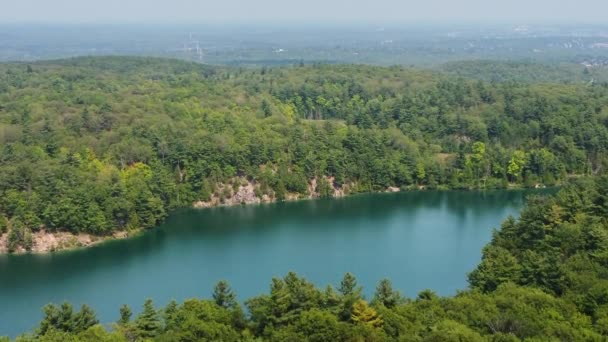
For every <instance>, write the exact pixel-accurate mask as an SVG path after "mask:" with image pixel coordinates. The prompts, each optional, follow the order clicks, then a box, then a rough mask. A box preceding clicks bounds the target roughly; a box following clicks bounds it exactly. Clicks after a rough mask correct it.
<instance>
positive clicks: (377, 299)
mask: <svg viewBox="0 0 608 342" xmlns="http://www.w3.org/2000/svg"><path fill="white" fill-rule="evenodd" d="M400 301H401V294H400V293H399V292H397V291H395V290H393V285H392V284H391V282H390V280H388V279H382V280H381V281H380V283H379V284H378V286H377V287H376V293H375V294H374V299H373V301H372V304H375V305H383V306H385V307H387V308H392V307H394V306H395V305H397V304H399V302H400Z"/></svg>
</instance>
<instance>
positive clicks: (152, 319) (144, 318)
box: [134, 299, 161, 339]
mask: <svg viewBox="0 0 608 342" xmlns="http://www.w3.org/2000/svg"><path fill="white" fill-rule="evenodd" d="M134 324H135V333H136V335H137V336H138V337H139V338H144V339H146V338H152V337H154V336H156V335H158V334H159V333H160V328H161V321H160V315H159V314H158V311H156V309H155V308H154V303H153V302H152V299H147V300H146V302H145V303H144V310H143V311H142V312H141V313H140V314H139V315H138V316H137V318H136V319H135V322H134Z"/></svg>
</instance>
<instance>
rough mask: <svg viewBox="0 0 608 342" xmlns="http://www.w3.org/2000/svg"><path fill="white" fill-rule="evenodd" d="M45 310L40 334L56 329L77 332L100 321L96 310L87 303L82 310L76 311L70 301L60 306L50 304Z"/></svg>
mask: <svg viewBox="0 0 608 342" xmlns="http://www.w3.org/2000/svg"><path fill="white" fill-rule="evenodd" d="M43 311H44V318H43V320H42V321H41V322H40V326H39V328H38V331H37V333H38V335H39V336H44V335H46V334H48V333H49V332H52V331H54V330H56V331H62V332H67V333H76V334H77V333H80V332H83V331H86V330H87V329H89V328H90V327H92V326H94V325H96V324H98V323H99V321H98V320H97V317H96V315H95V312H93V310H92V309H91V308H90V307H88V306H87V305H83V306H82V307H81V308H80V311H78V312H74V309H73V307H72V305H71V304H69V303H63V304H62V305H61V306H60V307H57V306H55V305H53V304H49V305H47V306H45V307H44V309H43Z"/></svg>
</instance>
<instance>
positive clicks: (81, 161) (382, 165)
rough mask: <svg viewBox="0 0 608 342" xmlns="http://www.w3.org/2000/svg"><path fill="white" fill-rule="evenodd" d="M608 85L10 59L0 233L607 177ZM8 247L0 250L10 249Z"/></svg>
mask: <svg viewBox="0 0 608 342" xmlns="http://www.w3.org/2000/svg"><path fill="white" fill-rule="evenodd" d="M607 126H608V86H607V85H605V84H593V85H586V84H552V83H535V84H529V83H527V84H519V83H513V82H503V83H486V82H483V81H478V80H468V79H464V78H459V77H454V76H449V75H443V74H438V73H432V72H427V71H417V70H410V69H403V68H400V67H392V68H382V67H372V66H359V65H331V66H329V65H313V66H301V67H293V68H274V69H268V68H263V69H258V70H244V69H236V68H220V67H210V66H204V65H200V64H195V63H187V62H180V61H174V60H163V59H151V58H127V57H98V58H76V59H69V60H59V61H49V62H39V63H34V64H20V63H7V64H0V195H1V196H0V235H2V234H4V241H6V245H7V246H6V247H7V249H8V250H16V249H30V248H32V244H33V240H32V233H35V232H37V231H39V230H41V229H44V230H46V231H50V232H53V231H66V232H70V233H75V234H78V233H88V234H93V235H109V234H112V233H113V232H115V231H124V230H129V229H139V228H148V227H152V226H155V225H156V224H158V223H159V222H160V221H161V220H162V219H163V218H164V217H165V216H166V215H167V213H168V212H169V211H170V210H171V209H173V208H178V207H186V206H192V204H193V203H194V202H197V201H203V202H205V201H212V200H216V202H222V201H224V200H226V199H229V198H233V197H235V195H234V194H235V192H237V191H238V190H239V189H240V188H241V187H242V186H244V185H249V186H251V189H252V190H251V192H252V193H253V195H254V196H255V198H257V199H266V200H283V199H285V198H297V197H310V196H312V197H314V196H331V195H333V194H334V193H335V192H336V189H339V190H340V191H342V192H349V193H353V192H362V191H385V190H386V189H387V188H389V187H392V188H403V189H417V188H419V187H426V188H443V189H446V188H454V189H467V188H506V187H510V186H530V187H532V186H536V185H539V184H541V185H554V184H557V183H560V182H562V181H563V180H565V179H566V178H567V177H568V176H569V175H582V174H595V173H598V172H601V170H602V169H604V168H605V167H606V163H607V159H608V158H607V157H606V156H607V155H606V149H607V148H608V129H607ZM0 240H1V239H0Z"/></svg>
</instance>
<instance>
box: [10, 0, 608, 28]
mask: <svg viewBox="0 0 608 342" xmlns="http://www.w3.org/2000/svg"><path fill="white" fill-rule="evenodd" d="M24 21H25V22H31V21H37V22H72V23H80V22H94V23H108V22H139V23H141V22H148V23H153V22H165V23H174V22H184V23H222V22H226V23H239V22H241V23H260V22H262V23H264V22H266V23H269V22H272V23H307V22H312V23H319V22H322V23H328V24H331V23H337V24H340V23H345V22H346V23H357V22H360V23H373V24H378V23H383V22H385V23H393V24H407V23H421V22H431V23H437V22H446V21H449V22H483V23H488V22H494V21H500V22H509V23H533V22H561V23H576V24H580V23H602V22H608V0H297V1H294V0H213V1H212V0H0V22H24Z"/></svg>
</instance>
